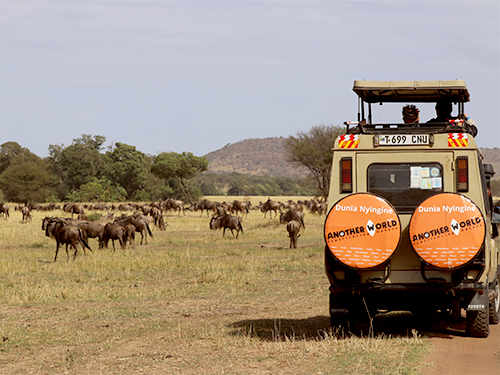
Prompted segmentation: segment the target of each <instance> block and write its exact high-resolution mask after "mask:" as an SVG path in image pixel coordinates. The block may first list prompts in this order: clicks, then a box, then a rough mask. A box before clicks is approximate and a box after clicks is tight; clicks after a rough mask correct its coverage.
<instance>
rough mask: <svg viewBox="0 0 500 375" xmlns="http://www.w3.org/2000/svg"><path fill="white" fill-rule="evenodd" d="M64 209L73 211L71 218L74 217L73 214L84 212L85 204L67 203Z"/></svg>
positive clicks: (69, 211)
mask: <svg viewBox="0 0 500 375" xmlns="http://www.w3.org/2000/svg"><path fill="white" fill-rule="evenodd" d="M63 211H64V212H68V213H71V218H73V214H77V215H80V214H83V213H84V212H85V210H84V209H83V206H82V205H80V204H77V203H66V204H65V205H64V206H63Z"/></svg>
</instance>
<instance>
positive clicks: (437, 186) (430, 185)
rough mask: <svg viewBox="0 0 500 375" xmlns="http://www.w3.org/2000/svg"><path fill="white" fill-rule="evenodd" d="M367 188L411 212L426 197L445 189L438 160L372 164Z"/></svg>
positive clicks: (399, 208) (403, 209)
mask: <svg viewBox="0 0 500 375" xmlns="http://www.w3.org/2000/svg"><path fill="white" fill-rule="evenodd" d="M368 191H369V192H370V193H373V194H377V195H380V196H381V197H384V198H385V199H387V200H388V201H389V202H390V203H391V204H392V205H393V206H394V208H395V209H396V210H397V211H398V212H400V213H411V212H413V211H414V210H415V208H416V207H417V206H418V205H419V204H420V203H421V202H422V201H423V200H425V199H427V198H428V197H430V196H431V195H434V194H436V193H440V192H442V191H443V167H442V166H441V164H439V163H424V164H421V163H411V164H372V165H370V166H369V167H368Z"/></svg>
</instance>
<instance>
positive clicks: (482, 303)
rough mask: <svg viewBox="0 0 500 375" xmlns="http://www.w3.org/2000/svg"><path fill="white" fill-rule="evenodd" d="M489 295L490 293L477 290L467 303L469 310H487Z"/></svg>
mask: <svg viewBox="0 0 500 375" xmlns="http://www.w3.org/2000/svg"><path fill="white" fill-rule="evenodd" d="M489 303H490V301H489V297H488V293H484V292H481V293H480V292H476V294H475V295H474V297H472V300H471V301H470V302H469V304H468V305H467V309H466V310H467V311H478V310H486V309H488V308H489Z"/></svg>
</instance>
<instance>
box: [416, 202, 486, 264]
mask: <svg viewBox="0 0 500 375" xmlns="http://www.w3.org/2000/svg"><path fill="white" fill-rule="evenodd" d="M409 235H410V242H411V245H412V246H413V249H414V250H415V252H416V253H417V254H418V256H419V257H420V258H421V259H422V260H423V261H424V262H426V263H427V264H430V265H432V266H435V267H438V268H443V269H451V268H457V267H461V266H463V265H465V264H467V263H468V262H470V261H471V260H472V259H474V257H475V256H476V255H477V254H478V253H479V251H480V250H481V247H482V246H483V244H484V240H485V235H486V227H485V224H484V217H483V215H482V214H481V211H480V210H479V208H478V207H477V206H476V204H475V203H474V202H472V201H471V200H470V199H469V198H467V197H465V196H463V195H461V194H457V193H441V194H436V195H433V196H432V197H429V198H427V199H426V200H425V201H423V202H422V203H421V204H420V205H419V206H418V207H417V208H416V210H415V212H414V213H413V215H412V217H411V220H410V227H409Z"/></svg>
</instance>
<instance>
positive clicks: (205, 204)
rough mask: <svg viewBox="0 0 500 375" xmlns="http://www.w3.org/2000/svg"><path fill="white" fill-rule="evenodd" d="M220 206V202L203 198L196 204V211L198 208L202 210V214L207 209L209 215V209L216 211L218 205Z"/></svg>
mask: <svg viewBox="0 0 500 375" xmlns="http://www.w3.org/2000/svg"><path fill="white" fill-rule="evenodd" d="M218 206H220V203H219V202H211V201H209V200H207V199H203V200H201V201H200V202H198V204H197V205H196V206H195V211H196V210H201V215H200V216H202V215H203V210H207V216H208V211H209V210H212V211H213V212H214V213H215V212H216V210H217V207H218Z"/></svg>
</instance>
